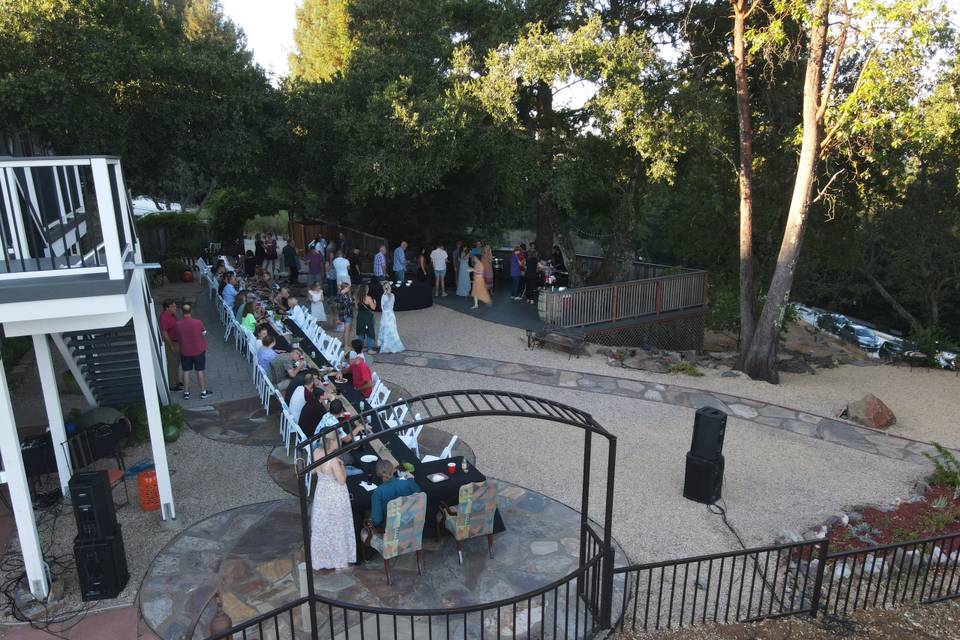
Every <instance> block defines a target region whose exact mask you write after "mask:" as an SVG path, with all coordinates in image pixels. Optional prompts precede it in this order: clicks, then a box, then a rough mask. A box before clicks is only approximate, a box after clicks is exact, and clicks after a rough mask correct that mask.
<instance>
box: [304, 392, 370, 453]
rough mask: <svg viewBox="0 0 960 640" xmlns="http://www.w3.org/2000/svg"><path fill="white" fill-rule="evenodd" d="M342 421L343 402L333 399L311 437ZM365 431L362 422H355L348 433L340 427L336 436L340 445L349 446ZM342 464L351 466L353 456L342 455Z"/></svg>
mask: <svg viewBox="0 0 960 640" xmlns="http://www.w3.org/2000/svg"><path fill="white" fill-rule="evenodd" d="M341 420H343V400H340V399H339V398H334V399H333V400H331V401H330V404H329V406H328V407H327V412H326V413H325V414H323V417H322V418H320V422H319V423H317V428H316V429H314V430H313V435H318V434H319V433H320V432H321V431H323V430H324V429H325V428H327V427H332V426H334V425H336V424H338V423H339V422H340V421H341ZM365 431H366V428H365V427H364V425H363V423H362V422H359V421H358V422H357V423H355V424H354V425H353V427H352V428H351V429H350V432H349V433H347V431H346V429H344V428H343V427H340V428H339V429H337V436H338V438H339V440H340V443H341V444H342V445H343V444H350V443H351V442H353V439H354V438H356V437H357V436H359V435H361V434H363V433H364V432H365ZM343 457H344V462H346V463H347V464H353V456H352V455H351V454H349V453H345V454H343Z"/></svg>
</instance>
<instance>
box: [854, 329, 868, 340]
mask: <svg viewBox="0 0 960 640" xmlns="http://www.w3.org/2000/svg"><path fill="white" fill-rule="evenodd" d="M853 331H854V333H856V334H857V336H859V337H861V338H872V337H873V335H872V334H871V333H870V332H869V331H867V330H866V329H863V328H860V327H858V328H856V329H854V330H853Z"/></svg>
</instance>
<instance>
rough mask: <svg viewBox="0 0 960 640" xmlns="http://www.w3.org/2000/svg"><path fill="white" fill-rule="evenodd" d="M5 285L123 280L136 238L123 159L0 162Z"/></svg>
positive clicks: (0, 260)
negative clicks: (87, 277) (64, 278)
mask: <svg viewBox="0 0 960 640" xmlns="http://www.w3.org/2000/svg"><path fill="white" fill-rule="evenodd" d="M0 242H2V247H3V253H2V256H0V282H2V281H5V280H13V279H22V278H43V277H56V276H60V275H66V274H70V275H79V274H98V273H99V274H104V277H106V278H109V279H110V280H120V279H123V277H124V273H123V269H124V261H126V260H129V259H130V258H131V256H132V255H133V252H134V249H135V246H136V235H135V229H134V224H133V216H132V211H131V208H130V200H129V198H128V196H127V192H126V188H125V186H124V181H123V171H122V169H121V167H120V160H119V159H118V158H113V157H107V156H87V157H56V156H39V157H29V158H9V157H8V158H0Z"/></svg>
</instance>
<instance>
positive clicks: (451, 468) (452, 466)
mask: <svg viewBox="0 0 960 640" xmlns="http://www.w3.org/2000/svg"><path fill="white" fill-rule="evenodd" d="M456 472H457V463H456V462H448V463H447V473H448V474H450V475H451V476H452V475H453V474H455V473H456Z"/></svg>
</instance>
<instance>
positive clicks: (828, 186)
mask: <svg viewBox="0 0 960 640" xmlns="http://www.w3.org/2000/svg"><path fill="white" fill-rule="evenodd" d="M844 171H846V169H840V170H839V171H837V172H836V173H835V174H833V175H832V176H830V179H829V180H828V181H827V184H826V185H825V186H824V187H823V189H820V190H819V191H817V197H816V198H814V199H813V202H816V201H818V200H819V199H820V198H822V197H823V196H824V194H826V193H827V190H828V189H829V188H830V185H831V184H833V181H834V180H836V179H837V176H839V175H840V174H841V173H843V172H844ZM811 204H812V203H811Z"/></svg>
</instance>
